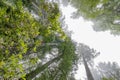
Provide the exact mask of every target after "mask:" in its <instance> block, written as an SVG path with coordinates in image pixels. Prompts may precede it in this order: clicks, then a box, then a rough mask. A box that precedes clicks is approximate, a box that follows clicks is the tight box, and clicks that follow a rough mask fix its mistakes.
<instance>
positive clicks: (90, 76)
mask: <svg viewBox="0 0 120 80" xmlns="http://www.w3.org/2000/svg"><path fill="white" fill-rule="evenodd" d="M83 63H84V66H85V70H86V74H87V78H88V80H94V78H93V76H92V73H91V72H90V69H89V67H88V64H87V62H86V60H85V58H84V57H83Z"/></svg>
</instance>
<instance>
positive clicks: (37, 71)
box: [26, 55, 62, 80]
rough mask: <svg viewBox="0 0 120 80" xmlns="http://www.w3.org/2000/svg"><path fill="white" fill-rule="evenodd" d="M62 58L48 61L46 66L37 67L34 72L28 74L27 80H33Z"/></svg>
mask: <svg viewBox="0 0 120 80" xmlns="http://www.w3.org/2000/svg"><path fill="white" fill-rule="evenodd" d="M61 57H62V55H60V56H58V57H56V58H54V59H52V60H50V61H48V62H47V63H45V64H44V65H42V66H39V67H37V68H36V69H35V70H34V71H31V72H30V73H28V74H26V80H32V79H33V78H34V77H35V76H36V75H38V74H39V73H40V72H41V71H44V69H46V68H47V67H48V66H49V65H50V64H52V63H53V62H55V61H57V60H60V58H61Z"/></svg>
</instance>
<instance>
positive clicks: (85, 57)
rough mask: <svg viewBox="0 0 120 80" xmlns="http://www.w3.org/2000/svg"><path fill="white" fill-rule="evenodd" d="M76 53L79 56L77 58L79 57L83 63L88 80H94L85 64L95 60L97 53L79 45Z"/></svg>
mask: <svg viewBox="0 0 120 80" xmlns="http://www.w3.org/2000/svg"><path fill="white" fill-rule="evenodd" d="M77 53H78V54H79V57H81V59H82V61H83V64H84V66H85V70H86V74H87V78H88V80H94V78H93V76H92V73H91V71H90V69H89V67H88V64H87V62H90V61H92V59H93V58H95V57H96V56H98V55H99V52H96V50H94V49H91V48H89V47H88V46H87V45H84V44H82V43H80V44H79V45H78V46H77Z"/></svg>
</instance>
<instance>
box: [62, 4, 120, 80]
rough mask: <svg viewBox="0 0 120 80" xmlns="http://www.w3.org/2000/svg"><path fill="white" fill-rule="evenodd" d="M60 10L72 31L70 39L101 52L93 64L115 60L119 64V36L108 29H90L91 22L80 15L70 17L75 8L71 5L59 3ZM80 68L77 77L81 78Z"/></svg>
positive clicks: (82, 74)
mask: <svg viewBox="0 0 120 80" xmlns="http://www.w3.org/2000/svg"><path fill="white" fill-rule="evenodd" d="M61 10H62V12H63V14H64V15H65V22H66V24H67V25H68V29H69V30H70V31H72V32H73V34H72V39H73V40H74V41H76V42H78V43H84V44H86V45H88V46H90V47H91V48H94V49H96V50H97V51H99V52H100V53H101V54H100V55H99V56H98V57H97V58H96V59H94V61H95V64H97V63H98V62H108V61H110V62H113V61H115V62H117V63H118V64H119V65H120V36H113V35H111V34H110V33H109V31H106V32H95V31H94V30H93V29H92V25H93V23H92V22H90V21H86V20H84V19H83V18H82V17H80V18H79V19H72V18H71V14H72V12H74V11H75V9H74V8H73V7H71V6H67V7H63V6H62V5H61ZM80 68H81V69H83V66H80ZM81 69H79V70H78V73H79V74H77V79H79V78H83V76H84V74H85V72H84V71H83V70H81Z"/></svg>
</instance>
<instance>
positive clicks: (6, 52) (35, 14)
mask: <svg viewBox="0 0 120 80" xmlns="http://www.w3.org/2000/svg"><path fill="white" fill-rule="evenodd" d="M28 2H29V3H28ZM0 11H1V13H0V17H1V20H0V26H1V27H0V79H11V80H13V79H25V74H26V75H29V74H32V72H34V74H36V75H37V74H38V73H41V72H42V71H41V69H43V73H42V74H46V73H49V72H51V71H52V69H53V71H54V75H53V74H52V73H50V74H49V75H50V76H54V77H53V78H56V76H55V74H56V73H57V72H59V73H57V74H58V76H59V77H58V76H57V78H59V79H67V77H68V74H69V72H70V70H71V68H72V64H73V61H74V55H75V54H74V51H75V47H74V44H73V42H72V40H71V39H70V38H69V37H67V35H66V34H65V33H64V31H63V30H62V28H61V26H60V22H59V17H60V12H59V7H58V5H57V4H56V3H49V2H45V1H44V0H34V1H32V0H1V1H0ZM56 48H57V49H58V51H57V50H55V52H53V51H52V50H53V49H56ZM64 49H65V50H64ZM69 49H71V50H69ZM57 52H59V54H57ZM53 53H54V54H53ZM68 53H69V54H68ZM60 54H63V56H60ZM46 55H50V56H51V55H52V57H51V58H50V59H49V60H48V61H47V59H48V58H47V59H46ZM58 57H60V60H59V59H58ZM44 59H45V61H43V60H44ZM57 59H58V60H57ZM39 61H43V62H39ZM46 61H47V62H46ZM57 61H58V62H57ZM44 62H46V63H45V64H43V63H44ZM53 63H54V64H53ZM57 65H58V66H57ZM50 66H51V67H50ZM51 68H52V69H51ZM31 70H32V71H31ZM34 70H35V71H34ZM37 70H40V71H38V72H37ZM46 70H48V71H49V72H48V71H46ZM28 72H29V73H28ZM62 73H64V74H62ZM36 75H33V76H28V77H32V78H34V77H36ZM26 77H27V76H26ZM43 77H44V75H42V76H40V78H41V79H42V78H43ZM42 80H44V79H42Z"/></svg>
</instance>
